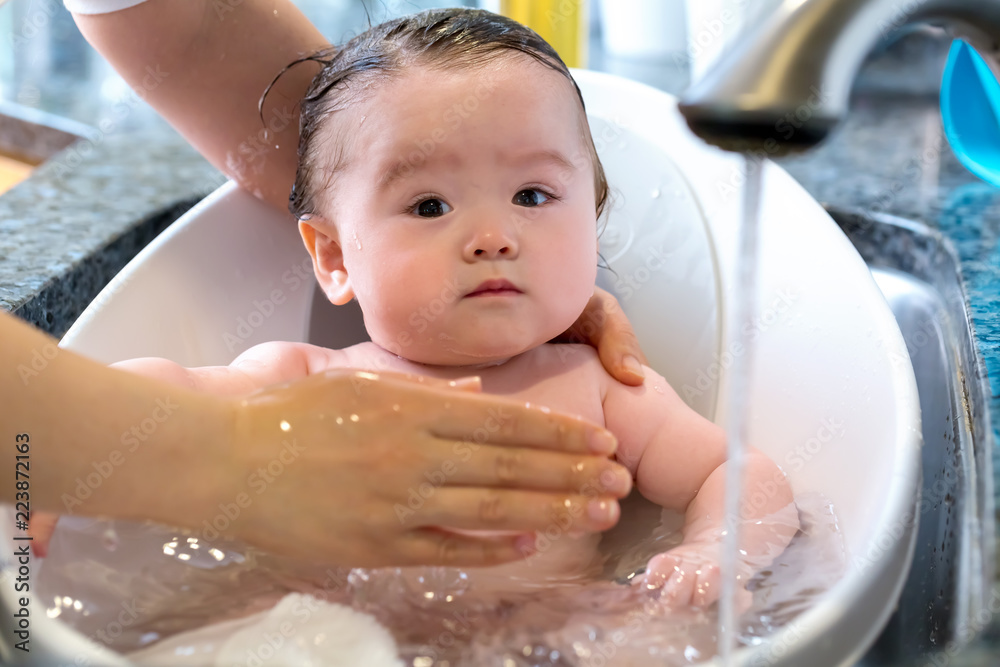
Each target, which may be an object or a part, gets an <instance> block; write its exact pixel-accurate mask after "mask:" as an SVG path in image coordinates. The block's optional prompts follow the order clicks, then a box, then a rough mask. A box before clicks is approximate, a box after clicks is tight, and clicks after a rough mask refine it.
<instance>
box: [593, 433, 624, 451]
mask: <svg viewBox="0 0 1000 667" xmlns="http://www.w3.org/2000/svg"><path fill="white" fill-rule="evenodd" d="M587 440H588V444H589V446H590V451H592V452H593V453H595V454H614V453H615V450H616V449H618V441H617V440H616V439H615V436H613V435H611V434H610V433H609V432H607V431H591V432H590V435H589V436H587Z"/></svg>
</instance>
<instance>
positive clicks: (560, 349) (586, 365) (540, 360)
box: [527, 343, 604, 372]
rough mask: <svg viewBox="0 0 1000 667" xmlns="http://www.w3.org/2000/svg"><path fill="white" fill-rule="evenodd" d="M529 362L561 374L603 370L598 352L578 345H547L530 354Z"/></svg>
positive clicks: (587, 346)
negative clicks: (575, 371) (596, 369)
mask: <svg viewBox="0 0 1000 667" xmlns="http://www.w3.org/2000/svg"><path fill="white" fill-rule="evenodd" d="M529 354H530V355H531V356H530V357H529V358H528V360H527V361H528V362H529V363H531V364H533V365H535V366H539V367H544V368H546V369H549V370H553V369H554V370H557V371H560V372H566V371H574V370H580V371H583V370H594V369H595V368H600V369H603V368H604V367H603V366H601V358H600V357H599V356H598V354H597V350H596V349H594V348H593V347H591V346H590V345H584V344H577V343H545V344H544V345H539V346H538V347H536V348H535V349H534V350H532V351H531V352H530V353H529Z"/></svg>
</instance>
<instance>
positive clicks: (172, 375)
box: [112, 342, 343, 396]
mask: <svg viewBox="0 0 1000 667" xmlns="http://www.w3.org/2000/svg"><path fill="white" fill-rule="evenodd" d="M342 356H343V352H342V351H340V350H328V349H326V348H322V347H317V346H315V345H307V344H305V343H282V342H270V343H261V344H260V345H255V346H254V347H252V348H250V349H249V350H247V351H246V352H244V353H243V354H241V355H240V356H238V357H237V358H236V359H235V360H233V362H232V363H231V364H229V365H228V366H202V367H200V368H185V367H184V366H181V365H180V364H178V363H175V362H173V361H169V360H167V359H159V358H156V357H145V358H142V359H129V360H127V361H120V362H118V363H116V364H112V366H113V367H115V368H118V369H121V370H124V371H128V372H130V373H137V374H139V375H146V376H149V377H155V378H159V379H161V380H164V381H166V382H171V383H173V384H179V385H182V386H184V387H189V388H191V389H196V390H199V391H206V392H209V393H212V394H220V395H230V396H232V395H239V394H248V393H250V392H253V391H256V390H257V389H261V388H263V387H267V386H270V385H273V384H280V383H283V382H291V381H292V380H297V379H299V378H302V377H305V376H307V375H312V374H314V373H320V372H322V371H324V370H327V369H328V368H331V367H333V366H337V365H343V364H342V363H341V362H342V360H341V357H342Z"/></svg>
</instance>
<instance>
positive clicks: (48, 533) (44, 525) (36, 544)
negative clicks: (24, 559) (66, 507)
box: [28, 512, 59, 558]
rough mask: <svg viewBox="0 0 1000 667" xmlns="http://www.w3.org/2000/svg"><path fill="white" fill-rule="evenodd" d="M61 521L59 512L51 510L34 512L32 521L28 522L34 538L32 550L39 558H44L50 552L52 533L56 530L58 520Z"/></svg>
mask: <svg viewBox="0 0 1000 667" xmlns="http://www.w3.org/2000/svg"><path fill="white" fill-rule="evenodd" d="M58 521H59V515H58V514H51V513H49V512H32V513H31V521H30V522H29V523H28V534H29V535H31V537H32V538H34V539H33V540H32V543H31V550H32V551H33V552H34V554H35V555H36V556H38V557H39V558H44V557H45V556H46V555H47V554H48V552H49V541H50V540H51V539H52V533H54V532H55V530H56V522H58Z"/></svg>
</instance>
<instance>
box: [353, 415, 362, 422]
mask: <svg viewBox="0 0 1000 667" xmlns="http://www.w3.org/2000/svg"><path fill="white" fill-rule="evenodd" d="M351 421H352V422H355V423H357V422H359V421H361V417H359V416H357V415H351Z"/></svg>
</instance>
